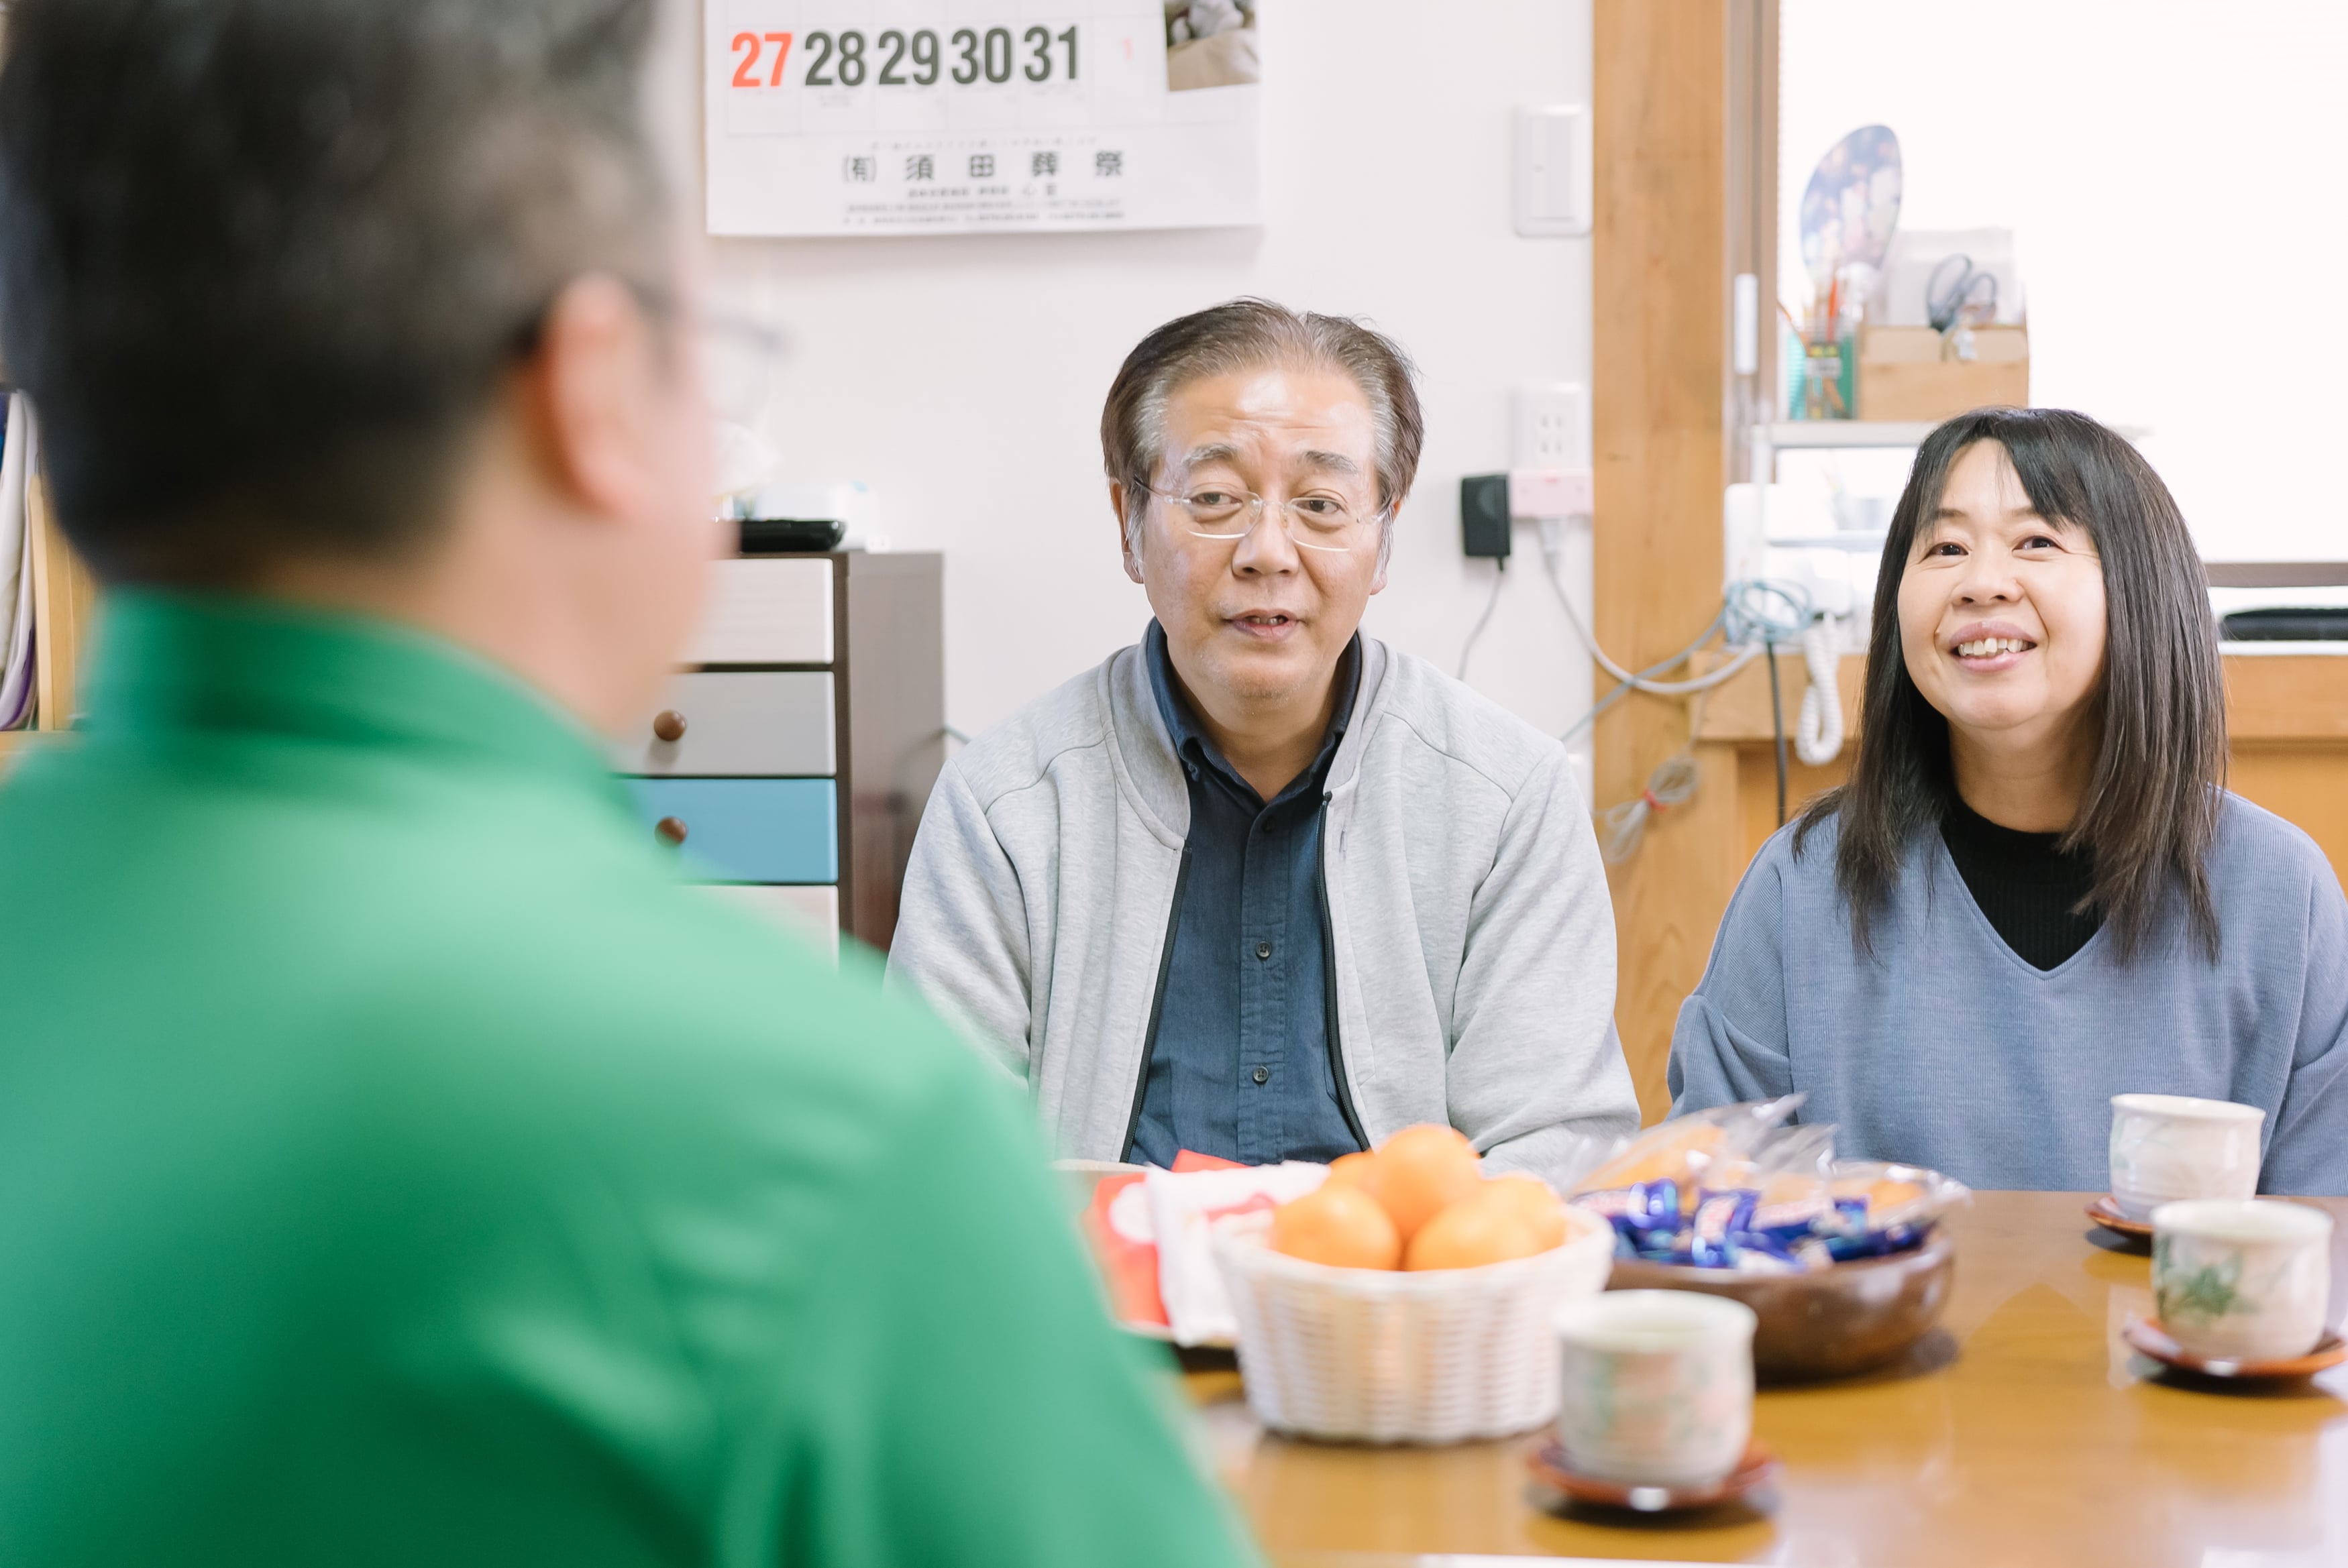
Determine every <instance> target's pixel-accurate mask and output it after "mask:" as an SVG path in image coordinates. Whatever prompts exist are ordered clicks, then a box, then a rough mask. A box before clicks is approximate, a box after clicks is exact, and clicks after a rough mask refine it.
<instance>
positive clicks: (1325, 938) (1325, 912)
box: [1160, 790, 1370, 1149]
mask: <svg viewBox="0 0 2348 1568" xmlns="http://www.w3.org/2000/svg"><path fill="white" fill-rule="evenodd" d="M1335 798H1336V796H1335V794H1334V792H1332V791H1328V790H1323V792H1322V793H1321V834H1320V840H1319V855H1320V860H1321V866H1320V870H1321V1006H1322V1008H1323V1012H1324V1014H1325V1016H1326V1019H1327V1022H1326V1023H1325V1025H1324V1026H1323V1030H1322V1032H1323V1034H1324V1035H1326V1036H1327V1038H1328V1044H1329V1078H1330V1081H1332V1082H1334V1083H1335V1084H1336V1086H1337V1110H1338V1112H1339V1113H1340V1114H1342V1115H1343V1116H1344V1118H1345V1128H1346V1131H1348V1132H1352V1133H1353V1135H1354V1143H1358V1144H1360V1145H1361V1146H1362V1147H1363V1148H1365V1149H1366V1148H1368V1147H1369V1146H1370V1137H1369V1134H1368V1133H1366V1132H1363V1131H1362V1119H1361V1118H1360V1117H1359V1116H1357V1115H1355V1114H1354V1091H1353V1090H1352V1089H1351V1088H1349V1087H1348V1086H1347V1085H1346V1082H1345V1050H1344V1041H1343V1040H1341V1039H1340V1038H1339V1036H1338V1029H1337V1019H1338V1008H1337V932H1336V927H1334V926H1333V925H1332V924H1331V923H1330V920H1329V803H1330V802H1331V801H1332V800H1334V799H1335ZM1160 983H1161V984H1162V983H1163V982H1162V981H1161V982H1160Z"/></svg>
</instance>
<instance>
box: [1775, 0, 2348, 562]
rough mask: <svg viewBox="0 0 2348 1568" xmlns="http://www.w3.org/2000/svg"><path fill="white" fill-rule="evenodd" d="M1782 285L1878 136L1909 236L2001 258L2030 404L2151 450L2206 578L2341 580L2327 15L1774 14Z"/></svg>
mask: <svg viewBox="0 0 2348 1568" xmlns="http://www.w3.org/2000/svg"><path fill="white" fill-rule="evenodd" d="M1783 16H1784V21H1783V32H1782V42H1783V61H1782V79H1781V87H1782V95H1781V103H1782V111H1781V118H1780V128H1779V151H1780V153H1781V155H1782V159H1783V162H1782V166H1781V169H1780V174H1779V189H1780V192H1781V195H1782V197H1783V200H1784V203H1785V205H1784V209H1783V210H1782V213H1781V215H1780V220H1779V223H1780V232H1779V238H1780V241H1781V243H1780V256H1781V260H1780V262H1779V266H1780V277H1781V280H1782V282H1781V286H1782V287H1783V288H1784V289H1785V291H1786V293H1787V300H1788V301H1789V302H1793V301H1795V300H1796V299H1797V296H1798V295H1799V293H1800V292H1803V291H1805V290H1806V289H1807V280H1806V279H1805V278H1804V276H1803V273H1802V270H1801V265H1800V252H1799V250H1798V248H1797V239H1796V231H1795V223H1796V219H1797V210H1798V204H1799V202H1800V200H1801V195H1802V189H1803V187H1804V186H1805V185H1806V184H1807V183H1808V180H1809V176H1810V170H1811V169H1812V168H1813V167H1815V165H1816V163H1817V161H1818V156H1819V154H1821V153H1823V152H1824V151H1825V150H1826V149H1827V148H1828V146H1830V145H1831V144H1832V143H1833V142H1834V141H1835V140H1836V139H1837V138H1839V137H1841V136H1842V135H1843V134H1844V133H1846V132H1848V131H1849V130H1852V129H1855V128H1858V127H1859V126H1862V125H1867V124H1870V123H1877V122H1879V123H1881V124H1884V125H1888V126H1890V127H1891V128H1892V129H1893V130H1894V131H1896V132H1898V133H1899V136H1900V151H1901V155H1902V159H1903V161H1904V163H1905V165H1906V190H1905V200H1904V201H1903V203H1902V207H1901V211H1900V222H1901V224H1902V225H1903V226H1906V227H1909V228H1915V229H1963V228H1972V227H1975V226H1997V227H2003V228H2010V229H2013V230H2014V231H2016V244H2017V249H2018V251H2019V254H2020V260H2021V262H2022V266H2023V272H2024V286H2025V290H2026V292H2027V294H2028V297H2029V309H2030V338H2031V354H2032V364H2031V387H2030V391H2031V400H2032V401H2033V402H2034V403H2038V404H2042V405H2055V406H2065V407H2073V408H2079V409H2083V410H2085V411H2086V412H2087V413H2089V414H2092V415H2096V417H2097V418H2100V419H2102V420H2104V421H2106V423H2109V424H2116V425H2144V426H2147V427H2148V428H2149V429H2150V432H2151V435H2150V437H2149V438H2148V439H2147V441H2146V442H2145V444H2144V451H2145V454H2146V456H2147V457H2149V458H2151V460H2152V461H2153V463H2154V465H2155V466H2157V467H2158V468H2159V470H2160V471H2161V474H2162V476H2163V477H2165V478H2166V479H2167V480H2168V484H2169V487H2170V488H2171V489H2172V490H2173V491H2175V493H2176V495H2177V498H2178V504H2179V505H2180V506H2181V507H2183V508H2184V511H2185V515H2186V518H2188V521H2190V523H2191V524H2192V526H2193V529H2194V533H2195V535H2196V537H2197V538H2198V539H2199V542H2200V546H2201V550H2202V553H2203V555H2205V556H2206V557H2209V559H2219V560H2247V559H2281V560H2337V559H2341V558H2342V557H2343V555H2348V487H2343V484H2342V482H2341V477H2340V471H2339V464H2338V454H2339V452H2340V451H2341V449H2342V443H2343V429H2348V375H2343V367H2342V359H2341V353H2340V339H2341V335H2342V329H2341V326H2340V323H2339V314H2340V312H2341V310H2342V308H2343V302H2348V283H2343V277H2348V200H2342V198H2341V194H2340V192H2341V166H2342V162H2343V158H2348V4H2343V3H2342V0H2229V3H2227V4H2223V5H2218V4H2211V3H2210V0H1967V3H1966V4H1964V5H1959V6H1953V7H1952V6H1949V5H1927V4H1923V3H1921V0H1896V3H1887V0H1785V6H1784V12H1783Z"/></svg>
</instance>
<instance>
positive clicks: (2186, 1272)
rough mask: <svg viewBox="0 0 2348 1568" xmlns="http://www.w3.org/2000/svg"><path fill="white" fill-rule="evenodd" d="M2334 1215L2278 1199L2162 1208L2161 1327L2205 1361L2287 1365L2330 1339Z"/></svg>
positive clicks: (2157, 1291)
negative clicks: (2326, 1333) (2288, 1360)
mask: <svg viewBox="0 0 2348 1568" xmlns="http://www.w3.org/2000/svg"><path fill="white" fill-rule="evenodd" d="M2331 1298H2332V1216H2331V1215H2330V1214H2325V1213H2324V1212H2323V1211H2322V1210H2321V1209H2312V1208H2309V1207H2307V1206H2306V1205H2305V1204H2289V1203H2284V1202H2282V1201H2281V1200H2280V1199H2275V1198H2264V1199H2230V1198H2205V1199H2198V1200H2195V1201H2193V1202H2189V1203H2179V1204H2161V1205H2160V1207H2158V1208H2157V1209H2155V1210H2153V1212H2152V1299H2153V1310H2154V1311H2155V1312H2156V1313H2157V1314H2158V1315H2159V1317H2160V1327H2162V1328H2163V1329H2165V1330H2167V1331H2168V1337H2170V1338H2172V1339H2174V1340H2176V1341H2177V1342H2178V1344H2179V1345H2181V1346H2183V1347H2184V1348H2186V1349H2188V1350H2190V1351H2191V1352H2193V1354H2195V1355H2196V1356H2199V1357H2203V1358H2209V1359H2217V1360H2230V1361H2279V1360H2283V1359H2286V1358H2291V1357H2293V1356H2304V1355H2306V1354H2307V1353H2308V1352H2309V1351H2310V1350H2312V1349H2314V1348H2315V1346H2316V1342H2317V1341H2318V1340H2320V1339H2322V1337H2323V1329H2324V1326H2325V1325H2324V1318H2325V1316H2326V1314H2327V1312H2328V1311H2329V1309H2330V1307H2331Z"/></svg>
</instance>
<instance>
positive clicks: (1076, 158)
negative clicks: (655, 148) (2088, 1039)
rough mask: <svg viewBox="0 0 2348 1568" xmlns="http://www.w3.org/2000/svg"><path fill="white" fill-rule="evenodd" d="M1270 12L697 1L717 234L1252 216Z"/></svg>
mask: <svg viewBox="0 0 2348 1568" xmlns="http://www.w3.org/2000/svg"><path fill="white" fill-rule="evenodd" d="M1259 3H1260V0H1056V3H1055V0H705V3H704V6H703V18H704V24H705V87H704V97H705V106H706V107H705V131H706V137H707V153H708V177H709V185H708V226H709V231H710V232H711V233H712V234H717V235H840V234H972V233H988V232H1001V231H1075V230H1092V229H1174V228H1211V227H1222V226H1230V225H1238V224H1251V223H1255V222H1257V221H1259V220H1260V187H1261V178H1260V169H1259V154H1260V149H1259V135H1258V113H1257V95H1258V93H1259V92H1260V91H1261V87H1260V83H1261V81H1262V69H1261V66H1260V63H1259V57H1258V52H1257V32H1256V7H1257V5H1258V4H1259Z"/></svg>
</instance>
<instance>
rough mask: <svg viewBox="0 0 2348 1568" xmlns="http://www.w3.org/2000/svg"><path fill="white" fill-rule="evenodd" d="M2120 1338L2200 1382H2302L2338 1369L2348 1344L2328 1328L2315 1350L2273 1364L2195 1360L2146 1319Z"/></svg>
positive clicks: (2132, 1324) (2347, 1356) (2131, 1320)
mask: <svg viewBox="0 0 2348 1568" xmlns="http://www.w3.org/2000/svg"><path fill="white" fill-rule="evenodd" d="M2120 1337H2121V1338H2123V1339H2125V1340H2127V1342H2128V1344H2129V1346H2130V1347H2131V1348H2134V1349H2137V1350H2139V1351H2141V1352H2143V1353H2144V1354H2145V1355H2147V1356H2149V1357H2151V1358H2153V1359H2154V1360H2156V1361H2157V1362H2159V1363H2160V1364H2161V1365H2163V1366H2165V1367H2174V1368H2177V1369H2178V1371H2180V1372H2191V1373H2194V1374H2196V1375H2197V1376H2199V1377H2203V1378H2227V1379H2240V1380H2242V1381H2245V1382H2250V1381H2256V1380H2259V1379H2261V1378H2304V1377H2306V1376H2307V1375H2308V1374H2310V1373H2311V1372H2321V1371H2322V1370H2323V1369H2324V1368H2326V1367H2337V1366H2338V1365H2340V1363H2341V1362H2343V1361H2348V1340H2343V1339H2342V1338H2341V1337H2340V1336H2339V1335H2337V1334H2335V1333H2333V1331H2332V1330H2330V1329H2329V1328H2327V1329H2325V1330H2324V1331H2323V1337H2322V1338H2321V1339H2319V1340H2317V1341H2316V1342H2315V1348H2314V1349H2312V1350H2310V1351H2309V1352H2308V1353H2307V1354H2306V1355H2304V1356H2291V1357H2286V1358H2281V1359H2279V1360H2273V1361H2237V1360H2230V1359H2227V1358H2222V1357H2209V1356H2197V1355H2195V1354H2194V1353H2193V1352H2192V1351H2190V1350H2188V1349H2187V1348H2185V1347H2184V1346H2182V1345H2179V1344H2178V1342H2177V1341H2176V1340H2174V1339H2172V1338H2170V1337H2168V1331H2167V1330H2165V1329H2163V1328H2162V1327H2160V1325H2159V1324H2157V1323H2155V1322H2152V1321H2151V1320H2149V1319H2147V1318H2143V1317H2131V1318H2129V1319H2128V1320H2127V1326H2126V1327H2123V1328H2121V1330H2120Z"/></svg>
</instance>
